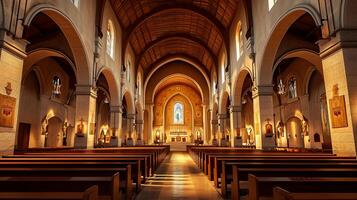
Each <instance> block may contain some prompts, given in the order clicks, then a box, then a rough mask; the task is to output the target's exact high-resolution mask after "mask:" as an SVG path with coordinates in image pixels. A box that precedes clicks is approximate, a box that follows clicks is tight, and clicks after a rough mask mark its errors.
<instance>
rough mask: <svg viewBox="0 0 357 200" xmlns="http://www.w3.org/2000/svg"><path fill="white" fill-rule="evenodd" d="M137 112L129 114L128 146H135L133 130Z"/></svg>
mask: <svg viewBox="0 0 357 200" xmlns="http://www.w3.org/2000/svg"><path fill="white" fill-rule="evenodd" d="M134 122H135V114H128V118H127V127H128V137H127V138H128V139H127V141H126V145H127V146H134V140H133V136H132V134H133V130H134Z"/></svg>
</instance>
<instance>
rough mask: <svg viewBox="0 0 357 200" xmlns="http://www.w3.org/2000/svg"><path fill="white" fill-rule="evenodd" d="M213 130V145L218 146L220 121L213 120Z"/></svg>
mask: <svg viewBox="0 0 357 200" xmlns="http://www.w3.org/2000/svg"><path fill="white" fill-rule="evenodd" d="M211 129H212V145H213V146H218V139H217V132H218V120H216V119H212V120H211Z"/></svg>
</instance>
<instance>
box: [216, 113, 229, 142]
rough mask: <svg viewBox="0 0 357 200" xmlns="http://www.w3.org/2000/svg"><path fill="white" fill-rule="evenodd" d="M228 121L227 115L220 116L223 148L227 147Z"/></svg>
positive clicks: (219, 122)
mask: <svg viewBox="0 0 357 200" xmlns="http://www.w3.org/2000/svg"><path fill="white" fill-rule="evenodd" d="M226 120H227V114H226V113H225V114H218V124H219V132H220V133H221V146H227V142H228V141H227V140H226V133H225V129H226Z"/></svg>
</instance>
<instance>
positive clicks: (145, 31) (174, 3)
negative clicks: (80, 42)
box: [110, 0, 239, 71]
mask: <svg viewBox="0 0 357 200" xmlns="http://www.w3.org/2000/svg"><path fill="white" fill-rule="evenodd" d="M110 2H111V5H112V7H113V10H114V12H115V13H116V15H117V17H118V20H119V23H120V25H121V27H122V29H123V48H124V50H125V49H126V47H127V46H128V45H130V46H131V47H132V48H133V51H134V53H135V55H136V65H137V66H141V67H142V68H143V69H144V71H149V70H150V69H151V67H153V65H154V64H155V62H157V61H158V60H160V59H162V58H164V57H166V56H172V55H177V54H178V55H185V56H186V57H190V58H192V59H195V60H197V61H198V62H200V63H201V64H202V65H203V66H205V67H206V69H207V71H209V70H210V69H211V68H212V67H216V66H217V63H218V61H217V57H218V55H219V52H220V50H221V48H222V47H224V46H227V44H228V42H227V41H228V34H227V33H228V29H229V27H230V24H231V23H232V20H233V18H234V15H235V13H236V10H237V6H238V2H239V0H110Z"/></svg>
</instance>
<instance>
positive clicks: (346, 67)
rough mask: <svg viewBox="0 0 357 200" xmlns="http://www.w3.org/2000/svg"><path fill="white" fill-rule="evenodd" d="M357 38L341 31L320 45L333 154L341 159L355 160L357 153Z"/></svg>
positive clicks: (353, 33)
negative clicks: (356, 39)
mask: <svg viewBox="0 0 357 200" xmlns="http://www.w3.org/2000/svg"><path fill="white" fill-rule="evenodd" d="M356 34H357V31H356V30H341V31H339V32H337V33H336V37H334V38H332V39H331V41H329V42H328V43H325V44H320V50H321V54H320V55H321V58H322V67H323V73H324V81H325V89H326V98H327V105H328V112H329V122H330V133H331V143H332V150H333V153H334V154H337V155H338V156H356V151H357V81H356V80H357V68H356V57H357V45H356V42H355V38H356ZM334 100H337V101H335V102H340V103H341V104H340V106H338V105H337V106H336V105H334V104H333V103H332V102H333V101H334ZM343 101H344V104H345V105H344V106H343ZM337 111H339V112H337ZM332 112H334V113H340V114H339V115H338V116H336V115H333V114H331V113H332ZM344 113H345V114H344Z"/></svg>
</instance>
